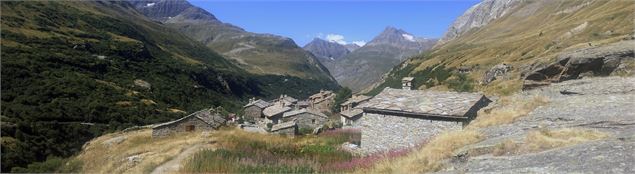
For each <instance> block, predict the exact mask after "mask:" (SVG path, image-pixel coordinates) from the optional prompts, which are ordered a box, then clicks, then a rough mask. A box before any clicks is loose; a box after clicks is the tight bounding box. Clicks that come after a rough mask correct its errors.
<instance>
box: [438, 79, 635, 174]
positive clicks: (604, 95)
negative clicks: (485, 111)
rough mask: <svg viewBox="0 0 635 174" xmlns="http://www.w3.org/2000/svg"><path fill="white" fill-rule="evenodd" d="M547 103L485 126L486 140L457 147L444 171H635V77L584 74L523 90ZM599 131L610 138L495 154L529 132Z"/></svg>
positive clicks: (523, 96) (483, 129) (524, 96)
mask: <svg viewBox="0 0 635 174" xmlns="http://www.w3.org/2000/svg"><path fill="white" fill-rule="evenodd" d="M536 95H540V96H545V97H547V98H548V100H549V103H548V104H546V105H545V106H541V107H539V108H537V109H535V110H534V111H532V112H531V113H530V114H529V115H527V116H525V117H523V118H520V119H519V120H516V121H515V122H513V123H511V124H507V125H500V126H492V127H488V128H482V129H481V132H483V134H484V135H485V136H486V138H485V140H484V141H482V142H480V143H477V144H473V145H470V146H468V147H465V148H463V149H461V150H459V151H458V152H457V153H456V155H455V157H454V158H453V159H452V160H450V161H448V162H449V164H450V165H447V166H448V167H447V168H446V169H445V170H443V171H441V172H442V173H464V172H467V173H499V172H501V171H505V172H507V173H635V77H604V78H585V79H580V80H571V81H565V82H561V83H554V84H551V85H550V86H545V87H541V88H537V89H534V90H531V91H525V92H523V93H521V94H518V95H517V97H522V98H526V99H527V100H530V99H531V98H532V97H534V96H536ZM563 128H570V129H574V130H578V129H580V130H595V131H598V132H602V133H606V134H607V135H608V137H606V138H603V139H600V140H595V141H586V142H582V143H579V144H575V145H570V146H565V147H558V148H553V149H546V150H545V151H541V152H529V153H516V154H503V155H500V154H499V155H493V150H494V149H495V148H496V147H497V146H499V147H500V144H501V143H503V142H504V141H510V140H513V141H515V142H522V141H523V139H524V138H525V137H526V136H527V134H528V133H529V132H531V131H539V130H558V129H563Z"/></svg>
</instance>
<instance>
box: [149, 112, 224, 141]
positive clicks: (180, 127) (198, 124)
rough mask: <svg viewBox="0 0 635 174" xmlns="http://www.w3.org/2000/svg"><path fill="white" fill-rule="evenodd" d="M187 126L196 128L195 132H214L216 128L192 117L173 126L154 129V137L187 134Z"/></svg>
mask: <svg viewBox="0 0 635 174" xmlns="http://www.w3.org/2000/svg"><path fill="white" fill-rule="evenodd" d="M187 126H194V130H193V131H201V130H204V131H209V130H214V127H212V126H211V125H209V124H207V123H205V122H203V120H201V119H199V118H197V117H194V116H191V117H188V118H185V119H183V120H180V121H178V122H175V123H172V124H168V125H164V126H159V127H155V128H152V137H163V136H168V135H171V134H175V133H179V132H187Z"/></svg>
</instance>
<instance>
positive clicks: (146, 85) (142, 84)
mask: <svg viewBox="0 0 635 174" xmlns="http://www.w3.org/2000/svg"><path fill="white" fill-rule="evenodd" d="M134 85H136V86H139V87H142V88H145V89H150V88H152V85H150V83H148V82H146V81H145V80H141V79H135V80H134Z"/></svg>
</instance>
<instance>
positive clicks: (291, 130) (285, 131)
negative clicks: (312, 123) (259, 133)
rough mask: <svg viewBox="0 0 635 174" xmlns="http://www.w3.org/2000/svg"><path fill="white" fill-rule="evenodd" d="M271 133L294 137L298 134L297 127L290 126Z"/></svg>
mask: <svg viewBox="0 0 635 174" xmlns="http://www.w3.org/2000/svg"><path fill="white" fill-rule="evenodd" d="M273 133H275V134H279V135H290V136H294V135H296V134H297V133H298V127H297V126H291V127H287V128H283V129H279V130H276V131H273Z"/></svg>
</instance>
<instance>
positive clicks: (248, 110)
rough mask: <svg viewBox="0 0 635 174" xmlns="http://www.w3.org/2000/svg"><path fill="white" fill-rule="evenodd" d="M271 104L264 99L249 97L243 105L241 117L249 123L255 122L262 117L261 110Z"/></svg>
mask: <svg viewBox="0 0 635 174" xmlns="http://www.w3.org/2000/svg"><path fill="white" fill-rule="evenodd" d="M269 106H271V103H269V102H266V101H264V100H261V99H258V100H255V99H249V103H248V104H247V105H245V106H243V109H244V116H243V119H244V120H245V122H249V123H257V122H259V121H261V120H263V119H264V115H263V114H262V111H263V110H264V109H265V108H267V107H269Z"/></svg>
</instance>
